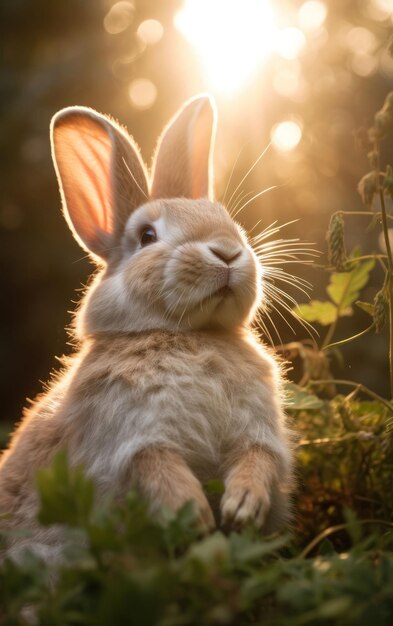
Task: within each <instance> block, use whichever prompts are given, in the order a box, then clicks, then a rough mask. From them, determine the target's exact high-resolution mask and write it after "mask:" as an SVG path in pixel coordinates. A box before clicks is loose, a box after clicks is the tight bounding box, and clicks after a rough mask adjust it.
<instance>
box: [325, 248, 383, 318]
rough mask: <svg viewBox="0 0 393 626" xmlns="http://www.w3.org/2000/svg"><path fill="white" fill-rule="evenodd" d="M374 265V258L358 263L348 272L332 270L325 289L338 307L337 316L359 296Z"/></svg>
mask: <svg viewBox="0 0 393 626" xmlns="http://www.w3.org/2000/svg"><path fill="white" fill-rule="evenodd" d="M374 265H375V261H374V259H370V260H369V261H365V262H364V263H359V264H358V265H356V267H354V269H353V270H351V271H350V272H333V274H332V275H331V276H330V283H329V285H328V287H327V289H326V291H327V293H328V294H329V296H330V298H331V299H332V301H333V302H334V304H335V305H336V306H337V308H338V309H339V316H341V315H345V314H346V313H343V311H345V310H346V309H348V307H350V306H351V305H352V304H353V303H354V302H355V300H357V299H358V298H359V295H360V292H361V290H362V289H363V287H364V286H365V285H366V284H367V283H368V279H369V275H370V272H371V270H372V269H373V267H374Z"/></svg>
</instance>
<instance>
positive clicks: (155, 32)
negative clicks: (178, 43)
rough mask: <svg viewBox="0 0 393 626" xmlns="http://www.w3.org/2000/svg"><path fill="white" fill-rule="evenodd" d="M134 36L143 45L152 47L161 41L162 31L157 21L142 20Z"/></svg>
mask: <svg viewBox="0 0 393 626" xmlns="http://www.w3.org/2000/svg"><path fill="white" fill-rule="evenodd" d="M136 34H137V36H138V38H139V39H140V40H141V41H142V42H143V43H145V44H146V45H148V46H152V45H153V44H155V43H158V42H159V41H160V39H162V36H163V34H164V29H163V27H162V24H161V22H159V21H158V20H152V19H151V20H144V21H143V22H141V23H140V24H139V26H138V29H137V31H136Z"/></svg>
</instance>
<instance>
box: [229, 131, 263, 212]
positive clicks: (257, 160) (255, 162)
mask: <svg viewBox="0 0 393 626" xmlns="http://www.w3.org/2000/svg"><path fill="white" fill-rule="evenodd" d="M271 145H272V142H271V141H269V143H268V145H267V146H266V148H265V149H264V150H263V152H262V153H261V154H260V155H259V157H258V158H257V159H256V160H255V161H254V163H253V165H251V167H250V168H249V170H248V171H247V172H246V173H245V175H244V176H243V178H242V179H241V181H240V183H239V184H238V185H237V187H236V189H235V190H234V191H233V193H232V195H231V197H230V198H229V202H228V204H231V200H232V198H233V196H234V195H235V193H236V192H237V190H238V189H239V187H241V186H242V184H243V183H244V181H245V180H246V179H247V177H248V176H249V175H250V174H251V172H252V171H253V169H254V168H255V167H256V166H257V165H258V163H259V162H260V160H261V159H262V158H263V157H264V155H265V154H266V152H267V151H268V150H269V148H270V146H271Z"/></svg>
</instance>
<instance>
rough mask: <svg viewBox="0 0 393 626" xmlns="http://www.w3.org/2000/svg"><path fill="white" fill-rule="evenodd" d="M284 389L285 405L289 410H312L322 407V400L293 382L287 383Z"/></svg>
mask: <svg viewBox="0 0 393 626" xmlns="http://www.w3.org/2000/svg"><path fill="white" fill-rule="evenodd" d="M285 391H286V402H285V405H286V408H287V409H288V410H289V411H305V410H309V411H312V410H317V409H321V408H322V407H323V400H320V399H319V398H318V397H317V396H315V395H314V394H312V393H309V392H308V391H305V390H304V389H302V388H301V387H299V386H298V385H295V383H287V384H286V386H285Z"/></svg>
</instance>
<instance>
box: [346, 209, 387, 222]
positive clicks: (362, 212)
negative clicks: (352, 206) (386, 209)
mask: <svg viewBox="0 0 393 626" xmlns="http://www.w3.org/2000/svg"><path fill="white" fill-rule="evenodd" d="M336 213H338V214H340V215H372V216H373V217H375V216H378V217H382V213H381V212H379V211H378V212H376V211H336ZM386 217H387V219H388V220H393V215H387V216H386Z"/></svg>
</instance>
